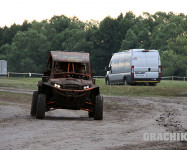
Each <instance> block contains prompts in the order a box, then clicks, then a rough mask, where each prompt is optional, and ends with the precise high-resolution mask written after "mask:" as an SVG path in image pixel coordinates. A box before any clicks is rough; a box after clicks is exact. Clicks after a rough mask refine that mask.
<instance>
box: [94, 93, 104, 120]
mask: <svg viewBox="0 0 187 150" xmlns="http://www.w3.org/2000/svg"><path fill="white" fill-rule="evenodd" d="M102 119H103V97H102V96H101V95H98V96H96V99H95V113H94V120H102Z"/></svg>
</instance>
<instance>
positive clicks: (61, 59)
mask: <svg viewBox="0 0 187 150" xmlns="http://www.w3.org/2000/svg"><path fill="white" fill-rule="evenodd" d="M57 65H58V66H57ZM82 69H84V70H82ZM38 91H39V93H43V94H45V95H46V102H47V107H48V109H50V108H62V109H82V108H84V109H89V110H91V109H92V107H91V106H90V105H94V103H95V97H96V96H97V95H99V94H100V93H99V87H98V86H96V85H95V84H94V82H93V79H92V77H91V69H90V57H89V53H78V52H62V51H51V52H50V55H49V58H48V63H47V67H46V70H45V71H44V76H43V77H42V81H39V82H38Z"/></svg>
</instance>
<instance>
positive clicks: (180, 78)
mask: <svg viewBox="0 0 187 150" xmlns="http://www.w3.org/2000/svg"><path fill="white" fill-rule="evenodd" d="M11 74H12V75H20V76H21V75H25V76H26V77H32V76H33V75H34V76H40V77H41V76H43V74H41V73H31V72H28V73H18V72H8V78H9V77H10V75H11ZM94 78H105V76H94ZM161 79H162V80H172V81H174V80H182V81H187V77H180V76H167V77H161Z"/></svg>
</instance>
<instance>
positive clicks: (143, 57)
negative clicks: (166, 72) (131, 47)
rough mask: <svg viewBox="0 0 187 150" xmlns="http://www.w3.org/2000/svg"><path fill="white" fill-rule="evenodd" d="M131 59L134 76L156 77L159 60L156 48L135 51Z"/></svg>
mask: <svg viewBox="0 0 187 150" xmlns="http://www.w3.org/2000/svg"><path fill="white" fill-rule="evenodd" d="M132 59H133V60H132V65H134V78H149V79H150V78H158V66H159V61H160V60H159V54H158V52H157V51H156V50H141V51H135V52H134V53H133V57H132Z"/></svg>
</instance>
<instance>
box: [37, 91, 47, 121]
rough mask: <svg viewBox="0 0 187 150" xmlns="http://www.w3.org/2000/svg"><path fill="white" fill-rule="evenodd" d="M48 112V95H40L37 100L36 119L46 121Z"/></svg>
mask: <svg viewBox="0 0 187 150" xmlns="http://www.w3.org/2000/svg"><path fill="white" fill-rule="evenodd" d="M45 110H46V95H45V94H39V95H38V100H37V109H36V118H37V119H44V118H45Z"/></svg>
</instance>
